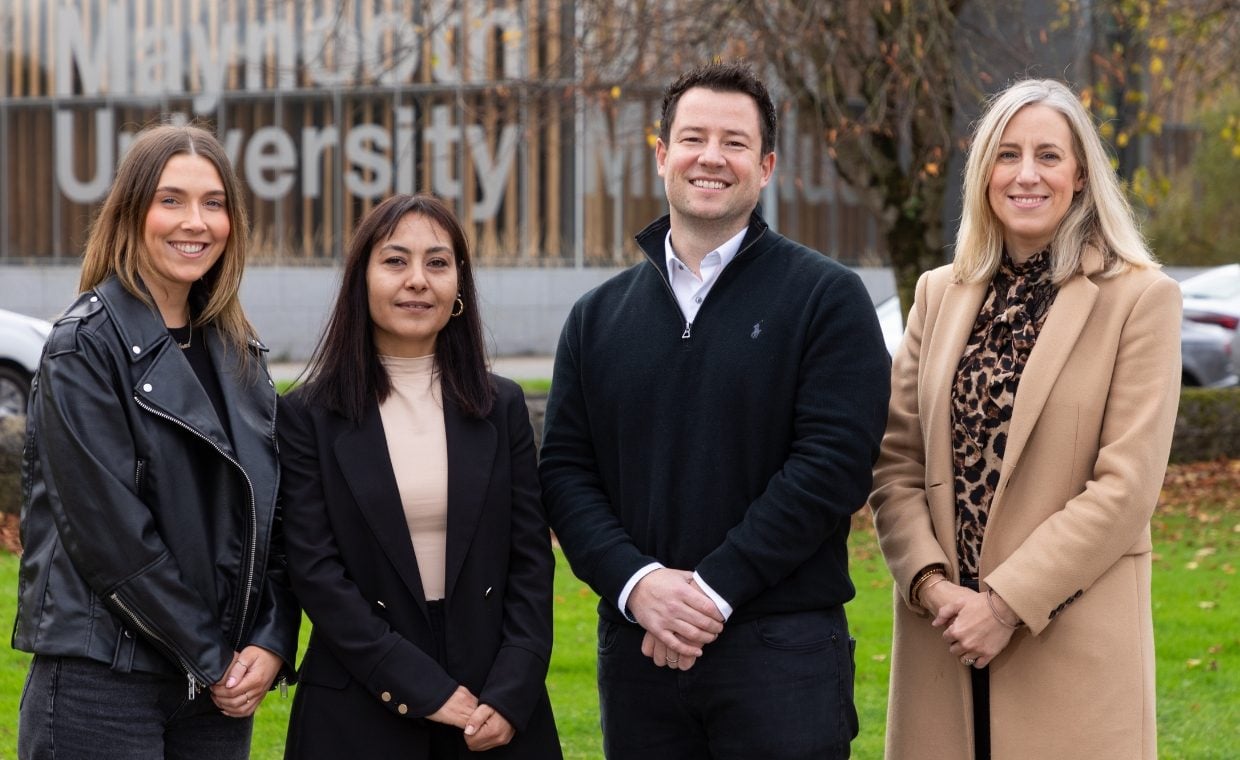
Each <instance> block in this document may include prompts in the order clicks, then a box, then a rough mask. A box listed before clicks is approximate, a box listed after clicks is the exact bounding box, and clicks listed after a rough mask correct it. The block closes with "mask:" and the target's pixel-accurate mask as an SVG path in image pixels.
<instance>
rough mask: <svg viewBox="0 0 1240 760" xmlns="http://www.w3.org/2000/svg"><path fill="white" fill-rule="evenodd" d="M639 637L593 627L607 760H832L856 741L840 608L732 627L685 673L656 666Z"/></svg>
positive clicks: (637, 631) (613, 626) (847, 641)
mask: <svg viewBox="0 0 1240 760" xmlns="http://www.w3.org/2000/svg"><path fill="white" fill-rule="evenodd" d="M643 635H644V632H643V631H642V629H641V628H639V627H637V626H633V625H625V624H618V623H612V622H609V621H606V620H600V621H599V658H598V684H599V707H600V711H601V717H602V723H603V750H604V753H605V754H606V756H607V758H608V760H755V759H757V760H835V759H837V758H847V757H849V743H850V742H851V741H852V739H853V738H854V737H855V736H856V735H857V711H856V709H855V707H854V705H853V674H854V668H853V641H852V639H851V638H850V637H849V635H848V620H847V618H846V616H845V615H844V609H843V607H837V608H834V609H830V610H813V611H809V612H795V613H788V614H781V615H768V616H765V617H761V618H757V619H754V620H748V621H744V622H729V623H727V624H725V625H724V630H723V634H722V635H720V637H719V638H718V639H717V640H716V641H715V642H713V643H711V644H708V645H706V647H705V648H704V654H703V655H702V657H701V659H699V660H698V661H697V663H696V664H695V665H694V666H693V668H691V669H690V670H687V671H679V670H671V669H669V668H659V667H655V665H654V663H653V662H651V661H650V659H649V658H647V657H644V656H643V655H642V653H641V641H642V637H643Z"/></svg>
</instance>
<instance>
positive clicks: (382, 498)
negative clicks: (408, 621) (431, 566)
mask: <svg viewBox="0 0 1240 760" xmlns="http://www.w3.org/2000/svg"><path fill="white" fill-rule="evenodd" d="M334 448H335V451H336V459H337V461H338V462H339V463H340V470H341V472H342V473H343V474H344V478H345V481H346V482H347V483H348V484H349V490H350V491H351V492H352V493H353V499H354V501H355V502H357V508H358V511H360V512H361V513H362V515H363V517H365V519H366V522H367V524H368V525H369V526H370V530H371V532H373V533H374V535H375V540H376V541H377V542H378V543H379V545H380V546H381V547H383V553H384V554H386V555H387V558H388V561H389V562H391V563H392V566H393V567H394V568H396V572H397V573H398V574H399V575H400V578H401V580H402V581H404V583H405V585H406V586H408V587H409V593H411V594H412V595H413V598H414V599H416V600H417V602H418V606H419V607H420V608H421V609H422V611H423V612H426V594H425V592H424V591H423V589H422V575H421V574H420V573H419V572H418V560H417V557H415V556H414V554H413V542H412V541H411V540H410V538H409V526H408V524H407V523H406V522H405V510H404V507H403V506H402V505H401V502H400V491H399V489H398V488H397V486H396V475H395V473H394V472H393V471H392V458H391V456H390V454H389V453H388V447H387V438H386V437H385V436H384V433H383V420H382V418H381V417H380V416H379V405H378V404H377V403H375V402H373V401H372V402H371V403H370V404H369V405H368V406H367V408H366V414H365V416H364V417H363V418H362V423H361V425H359V426H357V427H354V428H349V429H348V430H346V431H345V432H343V433H341V434H340V436H338V437H337V438H336V441H335V443H334ZM449 524H450V523H449Z"/></svg>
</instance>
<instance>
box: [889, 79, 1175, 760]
mask: <svg viewBox="0 0 1240 760" xmlns="http://www.w3.org/2000/svg"><path fill="white" fill-rule="evenodd" d="M965 206H966V211H965V214H964V217H963V219H962V225H961V232H960V236H959V237H958V239H957V257H956V261H955V263H954V264H953V265H949V266H945V267H942V268H939V269H936V270H934V271H931V272H928V273H926V274H925V275H923V276H922V278H921V281H920V282H919V283H918V286H917V292H916V301H915V303H914V305H913V308H912V311H911V313H910V315H909V325H908V330H907V333H906V335H905V338H904V342H903V344H902V345H901V347H900V349H899V350H898V352H897V355H896V356H895V358H894V360H893V367H892V401H891V408H890V419H889V422H888V429H887V434H886V436H885V438H884V441H883V454H882V456H881V457H880V460H879V463H878V465H877V468H876V471H875V491H874V493H873V495H872V496H871V506H872V508H873V510H874V514H875V523H876V526H877V529H878V536H879V541H880V544H881V547H882V551H883V555H884V557H885V558H886V560H887V563H888V565H889V567H890V569H891V572H892V575H893V577H894V579H895V620H894V641H893V652H892V674H891V692H890V705H889V710H888V715H887V757H888V758H897V759H900V760H904V759H914V758H915V759H916V760H937V759H939V758H942V759H943V760H960V759H961V758H991V757H993V758H995V759H996V760H1018V759H1025V758H1054V760H1072V759H1073V758H1080V759H1081V760H1086V759H1088V760H1107V759H1110V758H1113V759H1114V760H1133V759H1134V758H1148V759H1149V760H1153V758H1155V757H1156V754H1157V751H1156V737H1155V713H1154V642H1153V633H1154V631H1153V622H1152V616H1151V609H1150V569H1151V563H1150V550H1151V543H1150V530H1149V521H1150V516H1151V514H1152V512H1153V509H1154V506H1155V503H1156V501H1157V498H1158V493H1159V489H1160V486H1161V483H1162V477H1163V474H1164V471H1165V468H1166V462H1167V456H1168V453H1169V450H1170V441H1171V431H1172V426H1173V423H1174V420H1175V414H1176V407H1177V401H1178V395H1179V378H1180V362H1179V323H1180V294H1179V289H1178V287H1177V286H1176V284H1175V282H1174V281H1172V280H1171V279H1170V278H1168V277H1166V276H1165V275H1163V274H1161V273H1160V272H1159V271H1158V269H1157V266H1156V265H1155V264H1154V263H1153V262H1152V260H1151V258H1150V256H1149V253H1148V251H1147V250H1146V248H1145V245H1144V243H1143V241H1142V240H1141V237H1140V235H1139V234H1138V232H1137V230H1136V228H1135V224H1134V223H1133V220H1132V214H1131V211H1130V209H1129V207H1128V206H1127V204H1126V202H1125V201H1124V199H1123V195H1122V193H1121V192H1120V190H1119V188H1118V184H1117V182H1116V180H1115V176H1114V173H1113V172H1112V170H1111V168H1110V165H1109V163H1108V162H1107V157H1106V154H1105V151H1104V150H1103V148H1102V145H1101V142H1100V140H1099V138H1098V135H1097V132H1096V131H1095V129H1094V127H1093V125H1092V122H1091V121H1090V120H1089V117H1088V115H1087V114H1086V112H1085V111H1084V109H1083V108H1082V107H1081V106H1080V103H1079V101H1078V100H1077V99H1076V98H1075V97H1074V96H1073V95H1072V93H1071V91H1070V90H1068V89H1067V88H1066V87H1064V86H1063V85H1062V84H1059V83H1058V82H1049V81H1038V82H1034V81H1030V82H1022V83H1018V84H1016V85H1013V86H1012V87H1011V88H1009V89H1008V90H1007V91H1005V92H1004V93H1001V94H1000V95H999V96H997V97H996V99H995V100H994V101H993V102H992V104H991V106H990V108H989V110H988V112H987V114H986V115H985V116H984V117H983V119H982V120H981V122H980V123H979V126H978V131H977V134H976V135H975V139H974V143H973V147H972V152H971V154H970V157H969V160H968V166H967V168H966V179H965ZM989 349H997V353H995V352H994V351H990V350H989ZM1017 391H1018V392H1017ZM979 503H980V508H979ZM987 701H988V705H987Z"/></svg>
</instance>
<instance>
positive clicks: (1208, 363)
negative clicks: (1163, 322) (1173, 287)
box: [1180, 264, 1240, 388]
mask: <svg viewBox="0 0 1240 760" xmlns="http://www.w3.org/2000/svg"><path fill="white" fill-rule="evenodd" d="M1180 291H1181V292H1182V293H1183V294H1184V323H1183V325H1182V327H1181V329H1180V347H1181V352H1182V355H1183V357H1184V378H1183V380H1184V385H1198V386H1205V387H1212V388H1221V387H1226V386H1231V385H1236V384H1237V383H1240V365H1238V364H1237V362H1240V357H1237V356H1236V355H1235V354H1236V351H1237V350H1238V349H1240V341H1238V340H1237V334H1238V331H1237V327H1238V326H1240V264H1228V265H1226V266H1221V267H1214V268H1213V269H1207V270H1206V271H1204V272H1202V273H1200V274H1196V275H1193V276H1192V277H1189V278H1187V279H1185V280H1184V281H1183V282H1181V283H1180Z"/></svg>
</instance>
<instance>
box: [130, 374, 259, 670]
mask: <svg viewBox="0 0 1240 760" xmlns="http://www.w3.org/2000/svg"><path fill="white" fill-rule="evenodd" d="M133 400H134V403H136V404H137V405H138V406H139V407H141V408H142V409H145V410H146V411H148V412H150V413H151V414H153V415H155V416H156V417H160V418H162V419H165V420H168V421H169V422H171V423H173V424H175V425H179V426H180V427H182V428H184V429H185V430H188V431H189V432H190V433H192V434H193V435H195V436H197V437H198V438H201V439H202V440H203V441H206V443H207V444H208V445H210V446H211V448H213V449H215V450H216V451H217V452H218V453H219V455H220V456H222V457H224V459H227V460H228V461H229V462H231V463H232V464H233V466H235V467H236V468H237V470H238V471H239V472H240V473H241V477H243V478H245V487H246V491H247V492H248V493H249V494H250V537H249V538H250V542H249V547H248V556H247V558H246V572H245V586H244V587H243V591H242V595H241V617H240V618H239V619H238V621H237V639H236V641H234V642H233V645H234V646H239V645H240V644H241V632H242V631H244V630H245V619H246V616H247V615H249V612H250V592H251V591H252V590H253V588H254V557H255V554H257V552H258V508H257V506H256V505H255V500H254V482H253V481H251V480H250V474H249V473H248V472H246V471H245V468H244V467H242V466H241V463H240V462H238V461H237V460H236V459H234V458H233V457H231V456H229V455H228V452H226V451H224V450H223V449H221V448H220V447H219V445H218V444H216V442H215V441H213V440H211V439H210V438H208V437H207V436H205V435H203V434H202V433H200V432H199V431H197V430H195V429H194V428H192V427H190V426H189V424H187V423H185V422H183V421H182V420H179V419H177V418H176V417H173V416H172V415H170V414H168V413H166V412H162V411H160V410H158V409H155V408H154V407H152V406H151V405H150V404H147V403H145V402H144V401H143V400H142V399H141V398H139V397H138V396H134V397H133ZM131 614H132V613H131ZM192 680H193V677H192V676H191V681H192ZM192 688H193V686H192V684H191V689H192Z"/></svg>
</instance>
